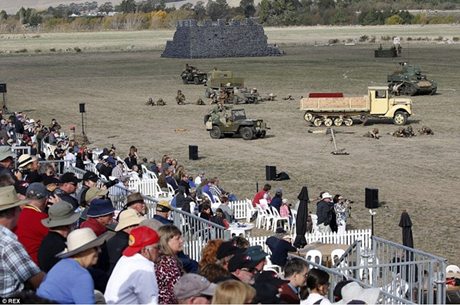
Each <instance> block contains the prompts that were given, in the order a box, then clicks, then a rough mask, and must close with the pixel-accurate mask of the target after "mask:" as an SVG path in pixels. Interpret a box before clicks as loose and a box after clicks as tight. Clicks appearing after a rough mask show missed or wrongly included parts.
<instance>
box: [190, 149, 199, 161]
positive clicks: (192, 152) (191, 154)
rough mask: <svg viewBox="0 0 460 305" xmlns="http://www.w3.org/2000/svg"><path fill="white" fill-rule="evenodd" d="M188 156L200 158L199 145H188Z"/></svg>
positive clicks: (193, 158) (191, 158) (195, 158)
mask: <svg viewBox="0 0 460 305" xmlns="http://www.w3.org/2000/svg"><path fill="white" fill-rule="evenodd" d="M188 158H189V159H190V160H198V146H196V145H189V146H188Z"/></svg>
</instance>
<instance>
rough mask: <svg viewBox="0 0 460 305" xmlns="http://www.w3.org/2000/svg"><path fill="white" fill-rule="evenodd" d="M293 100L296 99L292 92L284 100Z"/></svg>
mask: <svg viewBox="0 0 460 305" xmlns="http://www.w3.org/2000/svg"><path fill="white" fill-rule="evenodd" d="M292 100H294V98H293V97H292V95H290V94H288V95H286V96H285V97H283V101H292Z"/></svg>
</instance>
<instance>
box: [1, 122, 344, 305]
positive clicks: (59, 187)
mask: <svg viewBox="0 0 460 305" xmlns="http://www.w3.org/2000/svg"><path fill="white" fill-rule="evenodd" d="M14 117H15V118H16V119H15V120H12V119H11V117H10V119H8V121H6V120H5V124H3V121H2V130H3V128H5V130H6V131H7V132H6V133H3V134H4V136H5V135H6V136H7V137H8V140H7V141H5V142H6V143H7V144H5V145H3V146H0V257H1V260H0V279H1V280H0V297H2V298H14V297H19V298H22V299H23V302H27V300H28V301H30V302H32V300H34V301H37V300H41V301H43V302H57V303H66V304H71V303H82V304H94V303H105V302H107V303H109V304H113V303H119V304H176V303H179V304H193V303H197V304H206V303H211V302H212V303H215V304H234V303H237V304H238V303H241V304H246V303H247V304H249V303H272V304H273V303H280V302H285V303H292V304H299V303H302V304H313V303H311V302H310V300H315V302H316V301H317V300H318V299H319V297H316V296H315V295H316V294H318V295H321V296H324V295H325V291H327V287H326V286H325V285H326V282H327V279H326V280H325V279H324V276H323V275H322V274H316V273H315V272H316V271H315V272H313V271H314V270H310V271H309V270H308V265H307V263H306V261H304V260H302V259H300V258H292V259H288V252H290V251H296V250H297V249H296V248H295V247H293V246H292V245H291V243H292V237H291V236H289V235H287V234H286V232H285V231H284V230H283V229H282V228H279V229H278V230H277V232H276V233H277V235H276V236H274V237H271V238H269V239H268V240H267V244H268V245H269V247H270V249H271V251H272V256H271V259H272V261H273V262H274V263H276V264H278V265H279V266H280V267H282V270H283V271H284V278H282V277H280V275H278V274H277V273H276V272H274V271H265V270H264V266H265V265H266V264H267V256H268V253H266V252H264V251H263V249H262V247H261V246H251V245H250V244H249V242H248V240H246V239H245V238H243V237H241V236H236V237H234V238H233V240H227V241H226V240H221V239H211V240H209V241H208V242H207V244H206V246H205V247H204V250H203V253H202V258H201V260H200V262H197V261H194V260H193V259H190V258H189V257H188V256H187V255H186V254H185V253H184V249H183V245H184V239H183V238H182V233H183V232H182V231H181V228H178V227H176V226H174V225H173V222H172V220H171V212H172V211H173V210H174V208H182V210H184V211H187V212H190V213H197V214H198V213H200V216H201V218H204V219H206V220H210V221H213V222H215V223H218V224H221V225H223V226H227V227H228V224H229V223H231V222H232V221H233V218H234V216H233V212H232V210H231V209H230V208H229V206H228V203H229V201H230V200H235V199H236V197H235V195H234V194H232V193H231V192H227V191H225V190H223V189H222V188H221V187H220V186H219V179H218V178H217V177H214V178H213V179H207V178H206V176H205V171H203V170H200V171H199V172H198V175H197V177H196V178H195V179H193V178H192V177H191V176H190V175H189V174H188V173H187V172H186V171H185V170H184V168H183V167H181V165H178V164H177V160H175V159H173V158H171V157H169V156H164V157H163V159H162V160H161V166H158V165H157V164H156V162H155V160H153V159H151V160H150V162H148V163H147V159H146V158H144V159H143V160H140V158H139V156H138V153H137V149H136V148H135V147H134V146H132V147H131V148H130V150H129V153H128V155H127V157H126V158H125V160H124V162H125V164H126V165H127V166H128V167H129V168H130V169H131V170H133V171H134V172H136V168H137V170H138V169H139V167H140V166H142V165H144V166H146V167H148V169H149V170H151V171H153V172H154V173H157V174H159V181H160V180H161V178H162V177H163V178H165V179H164V182H166V183H168V184H170V185H171V186H173V187H175V189H177V195H176V196H175V199H174V200H172V202H168V201H165V200H162V201H159V202H158V203H157V204H156V208H155V209H156V211H155V212H156V214H155V216H154V217H153V218H152V219H148V217H147V215H148V213H147V211H146V209H147V207H146V204H145V202H144V199H143V197H142V194H140V193H131V194H129V195H128V196H127V198H126V204H125V206H124V208H123V209H122V210H121V211H116V210H115V208H114V206H113V204H112V202H111V200H110V198H109V197H108V190H107V185H104V184H100V183H98V181H99V178H100V177H99V176H98V175H97V174H96V173H94V172H90V171H88V172H86V173H85V174H84V176H83V178H82V179H80V178H78V177H77V176H76V175H75V174H74V173H72V172H65V173H63V174H62V175H58V174H57V173H58V172H60V171H59V170H57V168H56V166H60V164H57V165H56V163H55V162H53V161H54V160H56V159H59V158H62V160H65V161H67V162H69V165H72V166H76V165H77V163H78V162H77V161H78V160H81V161H82V166H83V167H84V164H85V162H92V161H91V160H92V158H93V156H92V152H91V150H90V149H88V148H86V147H79V146H78V143H76V142H75V141H72V140H68V141H67V140H65V141H61V142H60V141H59V140H58V138H57V133H59V130H60V128H61V127H60V126H59V124H58V123H57V121H56V120H54V119H53V120H52V122H51V124H50V126H49V127H48V128H47V127H43V126H42V125H39V124H38V123H39V121H40V120H37V121H34V120H33V119H27V118H26V116H25V115H22V114H16V115H15V116H14ZM2 120H4V119H2ZM24 123H27V124H26V126H25V127H24V129H17V128H16V127H15V128H13V126H19V125H21V124H24ZM7 126H9V127H8V128H7ZM45 138H47V139H48V140H47V141H44V143H47V144H50V145H54V144H55V145H56V147H55V148H54V157H53V158H51V161H52V162H48V163H44V166H39V164H38V161H39V160H45V159H48V160H50V158H49V156H48V157H46V156H44V155H43V153H42V151H41V150H40V149H38V150H37V151H33V150H31V153H30V154H26V153H23V154H21V155H20V156H17V155H15V153H13V151H12V147H11V146H10V144H8V143H11V141H9V140H10V139H12V140H13V143H12V145H13V146H14V145H20V146H22V145H23V144H25V145H29V142H32V143H31V145H30V146H31V147H33V146H34V145H35V146H36V147H41V146H42V144H43V143H40V144H38V142H40V141H41V140H44V139H45ZM61 138H62V139H65V137H61ZM20 141H25V142H24V143H20ZM74 153H76V156H75V158H73V157H68V154H71V155H74ZM97 158H98V161H97V162H98V163H97V165H96V168H97V172H98V173H99V175H105V176H106V177H110V176H115V177H117V178H119V179H121V180H123V179H124V177H125V174H126V172H125V169H124V164H123V162H120V161H119V162H118V164H117V161H116V160H117V158H116V149H115V147H112V148H111V149H104V150H103V151H102V153H101V154H100V155H99V156H97ZM15 159H17V165H15V162H14V160H15ZM64 168H65V167H64ZM160 173H161V175H160ZM138 174H139V175H141V172H138ZM79 185H81V187H79ZM270 189H271V186H270V185H266V186H265V187H264V189H263V190H262V191H261V192H259V193H258V194H257V195H256V198H258V199H259V200H260V199H265V200H270V199H271V196H270V194H269V192H270ZM199 190H200V191H201V192H202V193H206V194H208V193H209V195H210V196H209V198H208V197H206V196H203V195H202V196H201V197H200V196H198V195H197V193H198V192H199ZM213 196H215V197H217V198H219V200H221V202H222V204H221V205H220V206H219V207H218V208H217V211H216V213H215V214H214V213H213V212H212V209H211V204H212V203H213ZM281 197H282V192H281V190H278V191H277V192H276V195H275V197H274V198H273V200H274V201H275V203H276V204H275V205H274V207H273V208H276V209H280V211H281V210H282V207H283V200H282V198H281ZM322 199H323V200H324V199H330V196H329V195H328V194H327V193H325V194H323V196H322ZM273 200H272V201H273ZM325 201H327V200H325ZM191 202H198V203H199V204H197V205H196V211H195V210H191V204H190V203H191ZM285 203H286V202H284V204H285ZM269 208H270V207H269ZM326 275H327V273H326ZM307 286H308V287H307ZM344 287H346V286H344ZM323 298H324V297H323ZM323 298H321V299H323ZM326 301H327V300H326V299H325V298H324V303H321V304H327V303H326ZM314 304H319V303H314Z"/></svg>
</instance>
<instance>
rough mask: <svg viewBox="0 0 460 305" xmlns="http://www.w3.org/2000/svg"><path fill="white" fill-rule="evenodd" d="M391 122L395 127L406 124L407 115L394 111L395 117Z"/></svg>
mask: <svg viewBox="0 0 460 305" xmlns="http://www.w3.org/2000/svg"><path fill="white" fill-rule="evenodd" d="M393 122H394V124H395V125H404V124H406V122H407V114H406V113H405V112H404V111H396V113H395V116H394V117H393Z"/></svg>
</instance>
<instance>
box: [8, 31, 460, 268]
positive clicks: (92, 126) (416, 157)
mask: <svg viewBox="0 0 460 305" xmlns="http://www.w3.org/2000/svg"><path fill="white" fill-rule="evenodd" d="M371 29H372V28H371ZM360 30H361V29H360ZM444 30H445V29H443V30H440V32H439V33H438V32H436V31H434V30H431V29H430V30H428V29H422V31H431V32H430V35H432V37H438V36H440V35H446V34H445V31H444ZM281 31H282V33H287V32H289V30H288V29H282V30H281ZM314 31H315V33H317V34H318V33H320V32H318V29H314ZM324 31H325V32H324V33H325V34H324V35H323V36H320V35H319V36H318V35H317V34H316V35H315V36H314V37H313V36H312V37H313V38H310V39H306V40H304V41H303V42H302V44H294V43H291V42H287V43H285V45H284V46H283V48H284V50H285V51H286V52H287V55H286V56H284V57H276V58H274V57H273V58H272V57H269V58H234V59H212V60H185V59H163V58H161V57H160V54H161V50H160V49H157V48H153V50H151V51H143V52H120V51H118V50H114V51H113V52H102V53H99V52H94V53H93V52H86V51H83V52H82V53H78V54H77V53H74V52H72V53H66V54H64V53H56V54H34V53H33V52H29V54H11V55H10V56H4V55H2V56H1V63H2V64H1V66H0V76H1V79H0V81H1V82H6V83H7V84H8V107H9V108H10V109H11V110H22V111H24V112H25V113H27V114H29V115H30V116H32V117H34V118H38V117H40V118H42V120H43V121H45V122H49V121H50V120H51V118H52V117H56V118H57V119H58V121H59V122H60V123H61V124H62V125H63V126H64V130H65V131H68V132H69V133H70V126H76V127H77V133H79V132H81V116H80V114H79V112H78V103H81V102H84V103H86V110H87V114H86V116H85V120H86V126H85V131H86V134H87V135H88V137H89V139H90V140H91V141H92V145H91V146H92V147H99V148H102V147H106V146H110V145H111V144H114V145H115V146H116V147H117V151H118V152H119V154H120V155H121V156H122V157H124V156H125V154H126V153H127V152H128V149H129V146H131V145H135V146H136V147H138V148H139V152H140V155H141V156H145V157H148V158H150V157H156V158H157V159H160V158H161V156H162V155H164V154H168V155H171V156H173V157H175V158H177V159H178V160H179V163H181V164H184V165H185V166H186V169H187V171H189V172H190V173H191V174H193V175H194V174H196V172H197V171H198V169H205V170H206V174H207V176H209V177H212V176H219V177H220V179H221V186H222V187H224V188H225V189H227V190H229V191H233V192H234V193H236V195H237V196H238V197H240V198H244V197H249V198H252V196H254V193H255V191H256V184H257V183H258V184H259V188H261V187H262V186H263V184H264V183H266V181H265V165H274V166H276V167H277V170H278V172H280V171H285V172H287V173H288V174H289V175H290V177H291V180H288V181H282V182H270V183H271V184H272V186H273V190H275V189H277V188H282V189H283V191H284V194H285V197H286V198H288V199H290V200H291V201H295V198H296V196H297V195H298V193H299V191H300V189H301V187H302V186H303V185H307V186H308V189H309V192H310V196H312V197H313V196H317V195H318V194H319V192H321V191H323V190H327V191H329V192H330V193H332V194H336V193H340V194H343V195H344V196H345V197H347V198H350V199H352V200H354V201H355V203H354V205H353V210H352V211H353V217H352V218H351V219H350V220H349V222H348V225H349V228H359V229H365V228H370V215H369V212H368V210H367V209H365V207H364V189H365V187H376V188H378V189H379V199H380V202H381V204H382V207H381V208H379V209H378V210H377V211H376V212H377V215H376V217H375V234H376V235H377V236H380V237H383V238H386V239H389V240H392V241H395V242H401V235H402V234H401V228H399V227H398V223H399V218H400V215H401V211H402V209H403V208H406V209H407V210H408V212H409V214H410V216H411V218H412V222H413V224H414V226H413V230H414V239H415V247H416V248H417V249H420V250H423V251H426V252H429V253H432V254H435V255H439V256H441V257H445V258H447V259H448V260H449V263H453V264H460V260H459V257H458V250H459V246H458V244H459V237H458V236H459V231H460V226H459V224H458V215H460V208H459V200H458V198H457V197H458V196H457V193H458V188H459V171H458V170H459V168H460V159H459V153H458V146H459V143H460V135H459V133H458V117H459V113H460V110H459V107H458V98H459V93H458V92H459V90H460V83H459V82H458V71H459V68H460V62H459V61H458V54H459V51H460V44H454V45H447V44H442V45H439V44H435V43H434V42H431V43H423V44H422V43H415V42H414V43H410V44H409V43H405V44H404V45H403V56H402V57H401V58H392V59H376V58H374V57H373V51H374V49H375V48H377V47H378V44H362V45H357V46H351V47H349V46H344V45H343V44H341V45H336V46H331V47H314V46H313V42H314V41H315V40H316V39H317V38H316V37H320V38H321V39H322V40H324V41H327V40H328V39H329V38H338V37H341V35H343V36H347V35H349V34H348V32H347V33H345V31H344V32H340V30H338V29H336V31H335V32H333V33H331V32H330V29H328V28H325V29H324ZM375 31H380V32H383V30H382V29H381V28H375ZM268 33H271V32H268ZM280 33H281V32H280ZM410 33H413V34H411V35H412V37H417V36H420V34H419V33H415V31H414V32H410ZM69 35H70V34H69ZM377 35H378V36H377V37H379V36H380V34H377ZM171 36H172V33H171ZM171 36H170V37H171ZM358 37H359V36H358ZM284 38H285V35H279V36H276V35H273V36H269V40H270V41H271V42H276V41H278V40H279V41H283V40H284ZM132 39H133V38H132V37H130V40H132ZM76 43H77V45H78V44H80V45H81V44H82V42H76ZM100 43H101V44H104V43H107V41H102V40H101V42H100ZM142 43H143V44H145V41H143V42H142ZM157 43H158V42H157ZM97 44H98V42H97V41H94V42H93V43H92V46H93V47H94V48H96V46H97ZM160 45H161V43H160ZM52 46H53V45H52V43H51V42H49V45H48V44H47V45H46V46H43V49H45V48H50V47H52ZM399 61H409V62H410V63H412V64H416V65H420V66H421V67H422V70H423V72H424V73H426V74H428V76H429V77H430V78H433V79H435V80H436V81H437V82H438V83H439V89H438V93H437V94H436V95H435V96H415V97H413V102H414V107H413V108H414V113H415V115H414V116H412V117H411V118H410V119H409V124H410V125H411V126H413V128H414V129H415V130H418V129H419V128H421V127H422V126H429V127H431V128H432V129H433V130H434V132H435V135H434V136H432V137H427V136H417V137H414V138H411V139H400V138H394V137H391V136H389V135H388V133H389V132H392V131H394V130H396V129H397V127H395V126H394V125H392V124H391V121H369V122H368V124H367V125H366V126H362V125H361V124H355V125H354V126H352V127H348V128H347V127H341V128H337V129H340V130H346V131H349V132H352V134H338V135H337V141H338V146H339V148H345V149H346V151H347V152H349V153H350V155H348V156H333V155H331V154H330V153H331V151H332V150H333V145H332V143H331V142H330V137H329V136H326V135H317V134H309V133H308V132H307V131H308V130H309V129H312V127H310V126H309V125H308V124H307V123H306V122H305V121H304V120H303V113H301V112H300V111H299V110H298V100H299V97H300V96H301V95H307V94H308V93H310V92H331V91H332V92H344V93H345V94H346V95H348V96H352V95H364V94H366V88H367V86H369V85H381V84H385V82H386V74H387V73H391V72H392V71H394V70H396V69H398V62H399ZM187 62H188V63H190V64H193V65H195V66H198V67H200V68H201V69H203V70H205V71H208V70H211V69H212V68H213V67H215V66H217V67H218V68H220V69H230V70H233V71H235V72H236V74H238V76H241V77H244V78H245V79H246V83H247V85H248V86H250V87H257V88H258V89H259V91H260V92H262V94H264V95H265V94H266V93H267V92H273V93H275V94H277V95H278V100H277V101H274V102H265V103H263V104H259V105H245V106H242V107H244V108H245V109H246V113H247V115H248V116H249V117H253V118H255V117H258V118H263V119H264V120H265V121H266V122H267V123H268V125H269V126H270V127H271V130H270V131H269V133H268V136H267V137H266V138H265V139H261V140H253V141H244V140H243V139H238V138H235V139H221V140H213V139H211V138H210V137H209V134H208V133H207V132H206V131H205V129H204V126H203V115H204V114H206V113H207V111H208V110H209V109H210V107H211V106H196V105H192V104H190V105H186V106H178V105H176V104H175V102H174V97H175V93H176V91H177V90H178V89H181V90H182V91H183V92H184V93H185V95H186V97H187V100H188V102H189V103H192V102H195V101H196V99H197V98H198V97H204V88H203V87H202V86H195V85H183V84H182V83H181V80H180V78H179V74H180V72H181V71H182V68H183V66H184V65H185V63H187ZM286 94H292V95H293V96H294V97H296V100H295V101H283V100H281V98H280V97H283V96H285V95H286ZM149 96H152V97H153V98H154V100H157V99H158V98H159V97H162V98H163V99H165V100H166V102H167V103H168V105H167V106H165V107H148V106H145V102H146V101H147V98H148V97H149ZM238 107H239V106H238ZM374 127H377V128H379V129H380V132H381V134H382V135H383V136H382V138H381V139H380V140H373V139H368V138H364V137H363V134H364V133H366V132H367V131H368V130H370V129H372V128H374ZM180 128H183V129H187V131H185V132H175V131H174V130H175V129H180ZM188 145H198V146H199V156H200V159H199V160H197V161H190V160H188ZM310 209H311V210H313V211H314V210H315V207H314V204H312V205H310Z"/></svg>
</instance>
